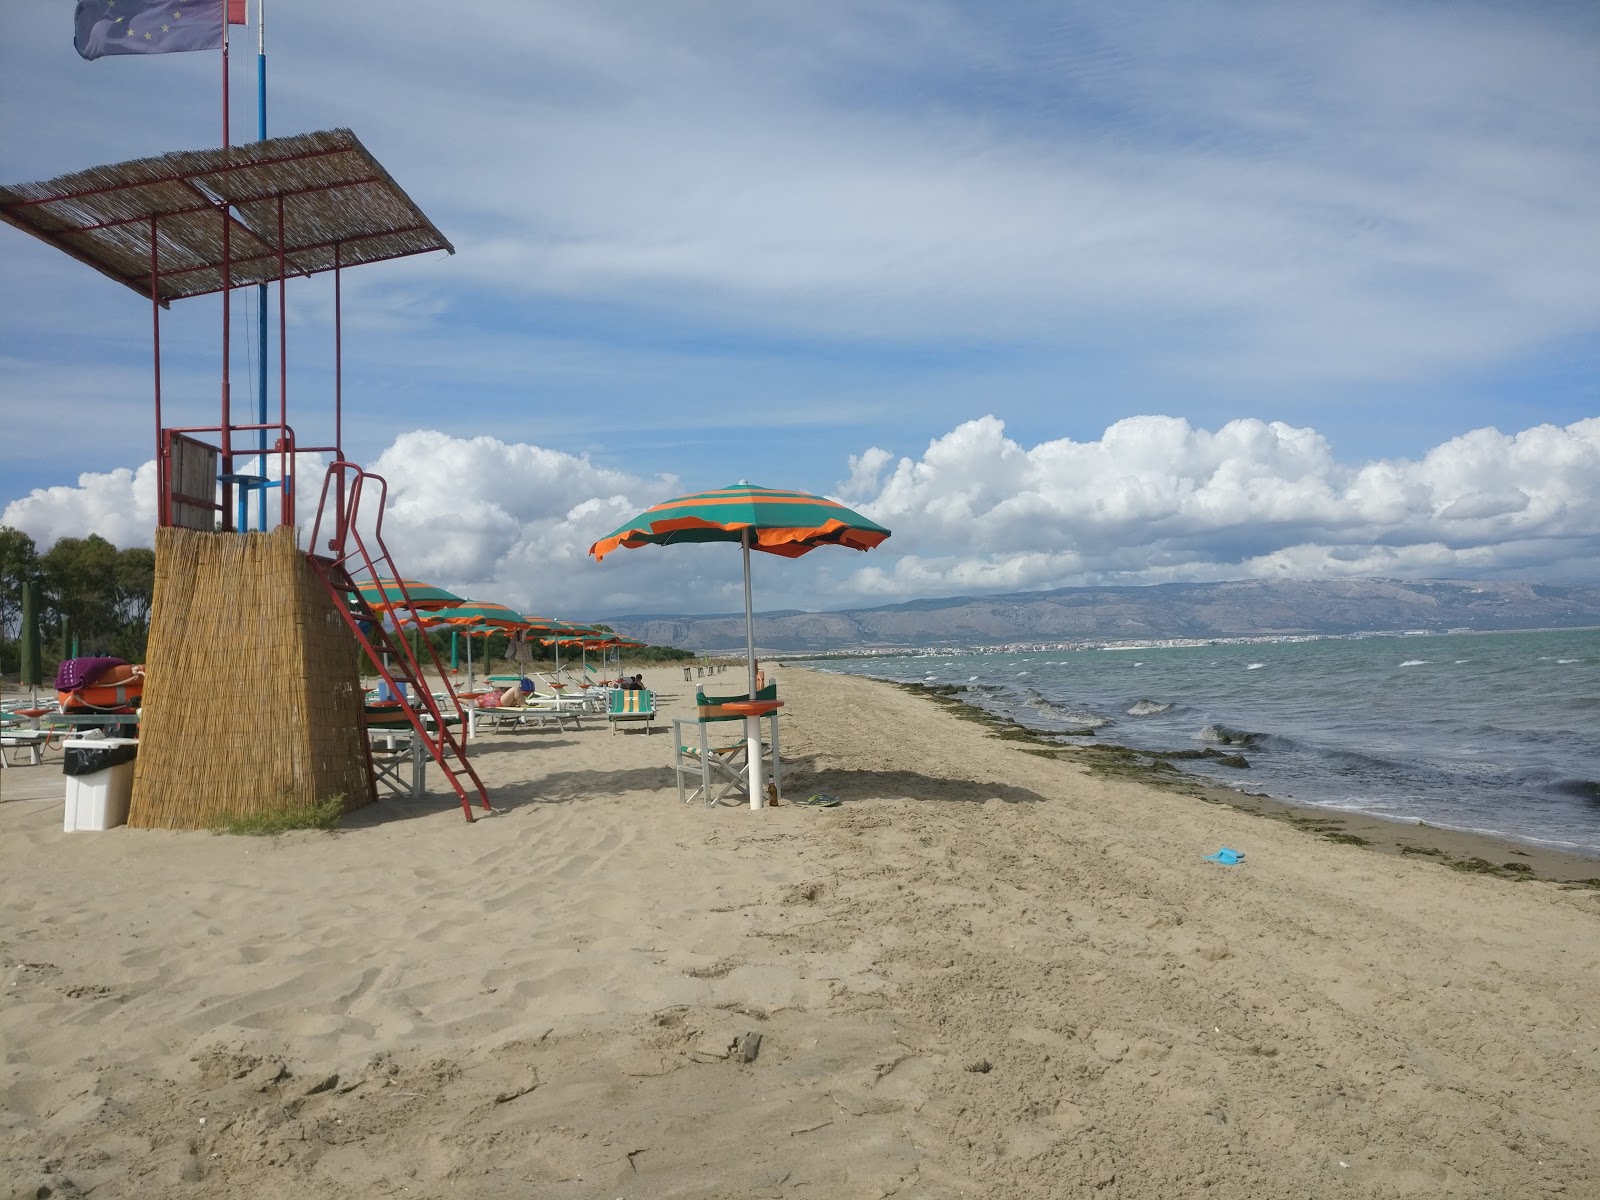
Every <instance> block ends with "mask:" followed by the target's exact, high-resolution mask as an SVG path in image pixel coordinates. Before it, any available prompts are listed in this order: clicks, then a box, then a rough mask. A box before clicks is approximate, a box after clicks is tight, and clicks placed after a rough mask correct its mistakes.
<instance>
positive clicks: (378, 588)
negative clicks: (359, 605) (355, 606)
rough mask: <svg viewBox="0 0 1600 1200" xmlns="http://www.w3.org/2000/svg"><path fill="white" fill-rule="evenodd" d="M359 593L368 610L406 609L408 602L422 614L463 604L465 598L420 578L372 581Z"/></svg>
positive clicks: (362, 587)
mask: <svg viewBox="0 0 1600 1200" xmlns="http://www.w3.org/2000/svg"><path fill="white" fill-rule="evenodd" d="M356 591H357V592H359V593H361V598H362V599H363V600H365V601H366V602H367V607H368V608H370V609H373V610H374V611H376V612H383V611H384V610H385V609H391V608H403V607H405V606H406V603H407V601H408V600H409V601H410V607H412V608H415V609H417V610H419V611H422V612H426V611H428V610H430V609H439V608H450V607H452V606H453V605H457V604H461V603H462V599H461V597H460V596H458V595H456V594H455V593H454V592H447V591H445V590H444V588H442V587H435V586H434V585H433V584H431V583H423V582H421V581H420V580H416V579H369V580H367V581H366V582H364V583H358V584H356Z"/></svg>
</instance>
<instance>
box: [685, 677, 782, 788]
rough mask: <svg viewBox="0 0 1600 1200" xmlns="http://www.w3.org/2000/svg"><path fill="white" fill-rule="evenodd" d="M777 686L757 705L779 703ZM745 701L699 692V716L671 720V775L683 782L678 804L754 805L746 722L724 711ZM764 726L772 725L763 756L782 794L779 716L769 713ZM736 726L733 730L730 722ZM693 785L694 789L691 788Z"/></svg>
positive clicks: (761, 694) (760, 694) (764, 692)
mask: <svg viewBox="0 0 1600 1200" xmlns="http://www.w3.org/2000/svg"><path fill="white" fill-rule="evenodd" d="M777 698H778V685H777V684H776V683H771V684H768V685H767V686H766V687H764V688H762V689H760V690H759V691H758V692H757V693H756V699H757V700H776V699H777ZM743 699H746V696H744V695H739V696H707V695H706V694H705V692H704V691H703V690H700V691H696V693H695V697H694V700H695V716H693V717H674V718H672V772H673V774H674V775H675V776H676V777H677V780H678V799H679V800H680V801H682V802H683V803H685V804H688V803H691V802H693V801H695V800H704V801H705V805H706V807H707V808H712V807H714V806H716V805H718V804H720V803H722V802H723V801H724V800H726V799H727V798H728V797H730V796H731V797H735V798H741V797H742V799H743V801H744V802H745V803H749V800H750V747H749V743H748V742H747V741H746V740H745V725H744V721H745V719H744V717H743V716H741V715H740V714H739V713H732V712H728V711H727V710H726V709H725V708H723V707H722V705H724V704H725V703H727V702H728V701H730V700H743ZM762 720H763V721H765V720H770V721H771V722H772V724H771V726H770V727H769V730H768V733H769V735H770V740H766V739H763V741H762V744H761V752H762V753H763V754H769V753H770V755H771V759H772V764H771V773H770V778H771V780H772V783H773V785H774V786H775V787H776V788H777V789H778V791H779V792H780V793H781V792H782V791H783V776H782V773H781V768H780V762H779V758H778V714H777V713H776V712H772V713H768V714H767V716H766V717H763V718H762ZM728 722H733V724H732V725H731V726H729V725H727V724H726V723H728ZM691 784H693V785H694V786H692V787H691V786H690V785H691Z"/></svg>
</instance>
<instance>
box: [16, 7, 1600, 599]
mask: <svg viewBox="0 0 1600 1200" xmlns="http://www.w3.org/2000/svg"><path fill="white" fill-rule="evenodd" d="M251 8H252V18H253V14H254V8H255V5H254V0H252V5H251ZM72 16H73V4H72V3H71V2H70V0H31V2H30V3H27V4H20V3H12V4H5V5H3V6H0V122H3V128H4V137H3V138H0V180H3V181H4V182H6V183H12V184H15V183H24V182H32V181H35V180H43V179H47V178H50V177H52V176H55V175H59V174H63V173H66V172H69V171H75V170H81V169H83V168H86V167H89V166H93V165H97V164H100V163H109V162H116V161H121V160H124V159H129V158H137V157H143V156H147V155H151V154H158V153H164V152H167V151H171V150H177V149H189V148H205V147H211V146H215V145H218V144H220V142H221V129H220V124H221V117H220V103H219V91H220V88H219V74H220V72H219V66H218V63H219V57H218V55H217V54H216V52H201V53H190V54H172V55H161V56H151V57H116V58H104V59H100V60H97V61H93V62H87V61H84V60H82V59H80V58H79V57H78V56H77V54H76V53H75V52H74V50H73V48H72V44H71V29H72ZM268 20H269V25H268V31H267V37H268V54H269V88H270V96H269V111H268V120H269V133H271V134H273V135H282V134H289V133H301V132H307V131H310V130H314V129H323V128H332V127H349V128H351V129H353V130H354V131H355V133H356V135H357V136H358V137H360V138H361V140H362V141H363V142H364V143H365V145H366V146H367V147H368V149H369V150H371V151H372V152H373V154H374V155H375V156H376V157H377V158H378V159H379V161H380V162H382V163H383V164H384V166H385V167H386V168H387V169H388V171H389V172H390V173H391V174H392V175H393V176H394V178H395V179H396V180H397V181H398V182H399V184H400V185H401V186H402V187H403V188H405V189H406V191H407V192H408V193H409V194H410V195H411V196H412V198H413V199H414V200H415V201H416V202H417V203H418V205H419V206H420V207H421V208H422V209H423V211H424V212H426V213H427V214H428V216H429V217H430V218H431V219H432V220H433V221H434V223H435V224H436V225H438V227H439V228H440V229H441V230H442V231H443V232H444V234H445V235H446V237H448V238H449V239H450V240H451V242H452V243H453V244H454V246H455V247H456V251H457V252H456V253H455V254H454V255H445V254H433V255H428V256H422V257H416V258H412V259H405V260H399V261H395V262H389V263H380V264H375V265H371V266H368V267H364V268H362V269H361V270H359V271H352V272H350V273H349V274H348V276H347V278H346V280H345V286H344V321H343V326H344V355H343V361H344V397H345V427H346V450H347V453H348V454H349V456H350V457H352V458H354V459H356V460H357V461H360V462H362V463H363V464H365V465H366V466H367V467H368V468H369V469H371V470H374V471H376V472H378V473H380V474H382V475H383V476H384V477H385V478H386V479H387V480H388V483H389V488H390V493H389V494H390V501H391V504H390V508H389V510H388V511H387V512H386V515H385V529H384V532H385V536H386V538H387V540H388V543H389V545H390V547H391V549H392V550H393V551H394V554H395V558H396V561H397V563H398V565H399V567H400V569H401V570H402V571H403V572H404V573H405V574H406V575H408V576H412V577H415V578H420V579H424V580H427V581H429V582H433V583H437V584H440V585H443V586H447V587H451V588H454V589H455V590H457V591H459V592H461V593H462V594H463V595H467V596H470V597H472V598H475V599H484V600H494V601H497V602H500V603H506V604H510V605H512V606H514V607H518V608H522V609H524V610H526V611H534V612H540V613H546V614H551V615H560V616H569V617H573V618H583V619H597V618H603V617H606V616H611V615H619V614H628V613H702V612H730V611H737V610H738V609H739V608H740V607H741V606H742V585H741V577H740V566H739V555H738V553H737V551H736V549H734V548H733V547H728V546H696V547H685V546H674V547H666V548H660V547H646V548H643V549H640V550H633V551H618V552H616V553H614V554H612V555H610V556H608V557H607V558H606V560H605V561H604V562H602V563H598V564H597V563H596V562H595V561H594V560H593V559H592V558H589V557H588V556H587V549H588V547H589V545H590V544H591V543H592V542H593V541H595V540H596V539H597V538H599V537H600V536H602V535H604V534H605V533H607V532H609V531H610V530H611V529H613V528H615V527H616V526H617V525H619V524H620V523H621V522H622V521H624V520H625V519H627V518H628V517H631V516H633V515H634V514H636V513H638V512H640V511H642V510H643V509H644V508H646V507H648V506H650V505H651V504H654V503H656V502H658V501H660V500H663V499H666V498H668V497H670V496H674V495H678V494H682V493H686V492H694V491H699V490H702V489H707V488H714V487H721V486H724V485H727V484H729V483H732V482H735V481H737V480H740V479H747V480H750V481H751V482H754V483H758V484H763V485H768V486H775V487H787V488H800V489H804V490H809V491H814V492H818V493H822V494H826V495H829V496H831V497H833V498H835V499H838V500H840V501H842V502H844V503H846V504H849V505H851V506H852V507H854V508H856V509H858V510H859V511H860V512H862V513H864V514H866V515H868V516H870V517H871V518H873V519H874V520H876V521H878V522H879V523H880V524H883V525H886V526H887V527H889V528H890V529H891V530H893V536H892V537H891V538H890V539H889V541H887V542H885V543H884V544H883V545H882V546H881V547H879V548H878V549H876V550H874V551H871V552H870V553H868V554H858V553H855V552H853V551H847V550H839V549H832V548H828V549H823V550H821V551H819V552H817V553H814V554H811V555H807V556H805V557H804V558H801V559H798V560H793V561H786V560H779V559H775V558H772V557H771V556H765V555H762V556H758V558H757V563H756V566H755V595H756V606H757V608H759V609H788V608H795V609H839V608H854V607H867V606H872V605H878V604H891V603H898V602H901V601H905V600H911V599H918V598H926V597H935V596H946V595H966V594H976V593H983V592H1000V591H1023V590H1037V589H1046V588H1052V587H1062V586H1073V585H1084V584H1106V583H1114V584H1140V583H1164V582H1176V581H1203V580H1218V579H1244V578H1257V577H1293V578H1340V577H1347V576H1362V577H1370V576H1383V577H1395V578H1485V579H1488V578H1496V579H1523V580H1534V581H1548V582H1597V581H1600V203H1597V202H1596V197H1597V196H1600V8H1597V7H1596V6H1595V5H1594V4H1593V3H1590V2H1588V0H1575V2H1572V3H1556V2H1541V0H1531V2H1518V3H1510V2H1507V3H1494V4H1490V3H1472V2H1470V0H1467V2H1461V3H1449V4H1445V3H1438V2H1431V0H1430V2H1417V0H1383V2H1380V3H1361V2H1359V0H1354V2H1350V3H1340V4H1325V3H1309V2H1301V0H1275V2H1273V3H1253V2H1250V0H1239V2H1237V3H1222V2H1216V3H1210V4H1196V3H1193V2H1192V0H1183V2H1177V0H1174V2H1170V3H1169V2H1163V0H1151V2H1148V3H1140V4H1136V5H1108V4H1102V3H1094V2H1089V0H1084V2H1073V0H1055V2H1051V3H1044V2H1042V0H1041V2H1037V3H1035V2H1010V0H993V2H986V3H981V4H980V3H976V2H968V3H941V2H940V0H810V2H808V3H806V4H793V3H789V2H787V0H755V2H750V3H732V2H727V0H725V2H722V3H712V2H710V0H653V2H652V3H650V4H640V3H618V2H608V0H585V2H584V3H581V4H579V3H566V4H557V3H545V2H542V0H457V2H455V3H452V4H449V5H440V4H438V3H436V2H431V0H430V2H423V0H387V2H386V3H385V4H383V5H382V6H372V5H355V4H348V5H347V4H338V5H330V4H326V3H310V2H309V0H272V2H271V3H270V4H269V5H268ZM240 33H241V31H239V30H237V29H236V31H235V36H236V37H238V36H239V35H240ZM254 59H255V56H254V32H253V30H251V31H250V32H249V33H247V34H245V35H244V41H243V44H242V45H241V44H240V43H238V42H236V43H235V57H234V60H233V83H234V88H233V91H234V107H233V110H232V113H233V116H232V122H233V130H234V137H235V140H239V139H240V138H243V137H246V136H249V135H251V134H253V132H254V129H255V125H256V109H255V61H254ZM275 299H276V297H275V294H274V301H275ZM253 303H254V301H253V296H247V297H246V302H245V303H236V304H235V306H234V312H235V330H234V336H235V339H236V340H235V341H234V361H235V364H236V366H235V375H234V383H233V392H234V397H235V404H236V405H238V404H239V403H240V402H241V397H242V398H244V400H245V402H246V403H247V404H248V403H250V402H251V401H250V399H249V398H250V397H251V396H252V395H253V392H252V390H251V389H252V388H253V386H254V385H253V373H252V371H251V369H250V366H249V361H250V359H249V355H250V354H251V353H252V352H253V349H252V345H253V334H252V330H253V320H254V317H253V311H252V310H251V307H250V306H251V305H253ZM287 306H288V314H289V334H288V336H289V345H290V354H289V358H290V370H289V377H290V413H291V421H292V423H293V424H294V425H295V426H296V429H297V431H298V432H299V435H300V437H301V439H302V440H303V441H306V442H313V441H314V440H315V439H317V438H319V437H320V438H326V439H327V440H329V441H331V431H332V364H333V337H332V313H333V305H332V285H331V282H330V281H329V279H328V278H327V277H319V278H317V279H313V280H302V281H294V282H293V283H292V284H291V285H290V287H289V289H288V294H287ZM220 314H221V305H220V302H219V301H218V300H217V299H216V298H214V297H212V298H196V299H192V300H187V301H180V302H178V303H176V304H174V305H173V307H172V309H171V310H170V312H169V313H168V314H166V315H165V316H164V318H163V342H162V361H163V401H164V404H165V406H166V410H167V411H166V417H167V420H168V422H169V423H171V424H203V423H205V422H207V421H211V420H214V419H215V413H216V409H217V400H216V397H217V394H218V389H219V371H220V351H219V346H220V340H221V337H220V335H221V315H220ZM274 369H275V368H274ZM0 431H3V432H0V524H5V525H10V526H13V527H15V528H20V529H22V530H24V531H26V532H27V533H29V534H30V535H31V536H33V537H34V539H35V540H36V541H37V542H38V543H39V544H40V545H41V547H43V546H46V545H48V544H50V543H51V542H53V541H54V540H55V539H56V538H57V537H61V536H69V535H70V536H82V535H84V534H86V533H89V532H97V533H99V534H101V535H102V536H104V537H107V538H108V539H110V540H111V541H113V542H115V543H117V544H118V545H134V544H148V543H150V541H151V540H152V538H153V526H154V523H155V480H154V464H153V454H152V447H153V445H154V441H155V435H154V430H153V421H152V400H151V364H150V317H149V308H148V304H147V303H145V302H141V301H140V300H139V298H138V297H137V296H136V295H135V294H134V293H133V292H131V291H129V290H128V289H126V288H121V287H118V286H117V285H115V284H113V283H111V282H110V281H108V280H106V279H105V278H104V277H102V276H100V275H98V274H97V273H95V272H93V271H92V270H90V269H88V268H86V267H84V266H82V265H81V264H78V263H76V262H73V261H72V260H70V259H68V258H66V257H65V256H64V255H62V254H60V253H59V252H57V251H54V250H52V249H50V248H49V247H46V246H45V245H44V244H43V243H40V242H37V241H35V240H34V239H32V238H30V237H28V236H27V235H25V234H23V233H21V232H20V231H18V230H16V229H12V228H0ZM319 470H320V467H319V464H315V463H307V464H303V465H302V468H301V471H302V483H303V487H302V491H303V492H304V493H305V495H306V502H305V503H309V505H310V507H309V508H307V507H306V506H305V503H303V505H302V512H307V511H311V510H313V509H314V506H315V501H314V487H312V488H310V489H309V490H308V481H309V483H311V484H314V483H315V482H316V480H317V478H318V475H319Z"/></svg>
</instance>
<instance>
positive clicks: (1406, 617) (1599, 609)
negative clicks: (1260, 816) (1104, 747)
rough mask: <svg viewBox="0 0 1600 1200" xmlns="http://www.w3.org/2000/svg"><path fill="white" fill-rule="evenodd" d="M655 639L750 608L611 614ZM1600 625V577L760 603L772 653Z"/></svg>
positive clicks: (711, 635) (686, 642) (716, 624)
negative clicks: (813, 605) (1567, 581)
mask: <svg viewBox="0 0 1600 1200" xmlns="http://www.w3.org/2000/svg"><path fill="white" fill-rule="evenodd" d="M609 623H610V624H612V625H613V626H614V627H616V628H617V629H619V630H623V631H625V632H627V633H629V634H631V635H633V636H634V637H637V638H640V639H642V640H644V641H646V642H649V643H650V644H651V645H657V646H677V647H680V648H682V649H687V650H712V651H722V650H741V649H743V647H744V614H743V613H729V614H719V615H716V616H702V617H680V616H662V615H658V614H651V615H641V616H629V617H614V618H611V619H610V622H609ZM1585 626H1600V586H1595V585H1581V584H1580V585H1574V586H1560V585H1553V584H1537V583H1487V582H1473V581H1463V580H1438V579H1432V580H1420V581H1418V580H1398V579H1346V580H1334V581H1315V580H1245V581H1242V582H1238V583H1169V584H1160V585H1156V586H1151V587H1083V588H1057V589H1056V590H1054V591H1048V592H1013V593H1010V594H1008V595H1002V596H951V597H948V598H946V599H942V600H914V601H912V602H910V603H908V604H891V605H886V606H884V607H882V608H862V609H852V610H849V611H845V612H822V613H809V612H795V611H785V612H765V613H757V614H756V647H757V649H758V650H760V651H766V652H775V653H781V652H785V651H787V652H790V653H794V652H798V651H822V650H864V649H891V648H921V647H933V646H974V645H996V644H1004V643H1015V642H1052V643H1053V642H1106V641H1137V640H1144V639H1160V638H1225V637H1267V636H1274V635H1292V634H1320V635H1330V634H1348V633H1362V632H1374V633H1398V632H1403V631H1407V630H1425V631H1427V632H1430V633H1443V632H1446V631H1449V630H1474V631H1486V630H1495V629H1570V628H1581V627H1585Z"/></svg>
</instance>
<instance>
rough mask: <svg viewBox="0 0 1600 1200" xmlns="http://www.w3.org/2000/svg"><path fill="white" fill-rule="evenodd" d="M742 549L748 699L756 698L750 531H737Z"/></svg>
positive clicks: (754, 626) (754, 616) (754, 623)
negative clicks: (748, 679)
mask: <svg viewBox="0 0 1600 1200" xmlns="http://www.w3.org/2000/svg"><path fill="white" fill-rule="evenodd" d="M739 544H740V546H742V547H743V548H744V647H745V655H746V658H747V660H748V661H747V666H748V668H749V675H750V699H752V700H754V699H755V698H756V614H755V608H754V607H753V606H752V604H751V602H750V530H749V529H742V530H740V531H739Z"/></svg>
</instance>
